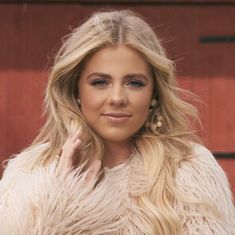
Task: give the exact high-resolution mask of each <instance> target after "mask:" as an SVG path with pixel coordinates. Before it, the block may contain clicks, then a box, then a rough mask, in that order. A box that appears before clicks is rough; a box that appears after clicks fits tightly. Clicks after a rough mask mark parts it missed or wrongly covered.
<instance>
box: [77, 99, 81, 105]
mask: <svg viewBox="0 0 235 235" xmlns="http://www.w3.org/2000/svg"><path fill="white" fill-rule="evenodd" d="M77 102H78V105H79V106H81V100H80V99H79V98H77Z"/></svg>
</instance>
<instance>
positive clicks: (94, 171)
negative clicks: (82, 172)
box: [85, 160, 101, 183]
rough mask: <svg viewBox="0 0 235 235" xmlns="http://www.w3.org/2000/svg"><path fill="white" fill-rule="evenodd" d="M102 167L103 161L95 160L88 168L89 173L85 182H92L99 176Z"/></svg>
mask: <svg viewBox="0 0 235 235" xmlns="http://www.w3.org/2000/svg"><path fill="white" fill-rule="evenodd" d="M100 168H101V161H100V160H94V161H93V162H92V164H91V166H90V167H89V168H88V170H87V171H88V173H87V175H86V178H85V182H86V183H89V182H92V181H93V180H94V179H96V178H98V175H99V171H100Z"/></svg>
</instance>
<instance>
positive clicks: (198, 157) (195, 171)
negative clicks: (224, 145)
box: [176, 144, 234, 214]
mask: <svg viewBox="0 0 235 235" xmlns="http://www.w3.org/2000/svg"><path fill="white" fill-rule="evenodd" d="M176 184H177V188H179V189H180V190H181V192H183V193H184V194H186V195H187V196H189V197H194V198H196V199H197V200H202V201H209V202H212V203H213V204H214V205H215V206H216V207H218V209H219V210H220V211H223V210H226V209H227V211H230V213H231V214H233V212H232V211H233V210H234V206H233V203H232V193H231V190H230V186H229V182H228V179H227V176H226V174H225V172H224V171H223V169H222V168H221V166H220V165H219V164H218V162H217V161H216V159H215V158H214V156H213V155H212V153H211V152H210V151H209V150H208V149H207V148H206V147H204V146H202V145H199V144H194V145H193V154H192V157H191V158H189V160H186V161H184V162H182V163H181V165H180V166H179V168H178V170H177V174H176Z"/></svg>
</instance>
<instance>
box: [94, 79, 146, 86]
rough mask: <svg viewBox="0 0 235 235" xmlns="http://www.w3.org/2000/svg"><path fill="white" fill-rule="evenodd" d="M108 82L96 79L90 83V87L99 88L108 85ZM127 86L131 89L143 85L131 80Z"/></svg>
mask: <svg viewBox="0 0 235 235" xmlns="http://www.w3.org/2000/svg"><path fill="white" fill-rule="evenodd" d="M108 84H109V82H108V81H107V80H105V79H96V80H94V81H92V82H91V85H92V86H99V87H103V86H106V85H108ZM127 85H128V86H132V87H143V86H144V85H145V84H144V83H143V82H142V81H139V80H131V81H128V82H127Z"/></svg>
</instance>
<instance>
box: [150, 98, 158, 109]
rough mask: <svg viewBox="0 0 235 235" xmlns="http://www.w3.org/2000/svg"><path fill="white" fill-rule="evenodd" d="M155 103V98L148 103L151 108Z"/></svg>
mask: <svg viewBox="0 0 235 235" xmlns="http://www.w3.org/2000/svg"><path fill="white" fill-rule="evenodd" d="M156 104H157V100H156V99H152V100H151V103H150V108H153V107H154V106H155V105H156Z"/></svg>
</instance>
